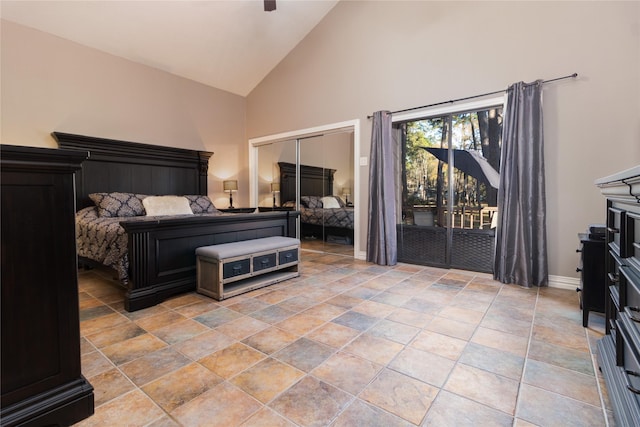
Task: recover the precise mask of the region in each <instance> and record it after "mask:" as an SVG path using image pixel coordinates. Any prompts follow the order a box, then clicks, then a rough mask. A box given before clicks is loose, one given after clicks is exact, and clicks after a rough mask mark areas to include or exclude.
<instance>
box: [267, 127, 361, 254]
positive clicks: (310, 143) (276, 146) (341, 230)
mask: <svg viewBox="0 0 640 427" xmlns="http://www.w3.org/2000/svg"><path fill="white" fill-rule="evenodd" d="M353 144H354V141H353V131H344V130H341V131H334V132H329V133H327V134H324V135H314V136H307V137H300V138H296V139H292V140H286V141H278V142H271V143H266V144H263V145H260V146H258V147H257V150H258V154H257V169H258V170H257V172H258V173H257V175H258V183H257V188H258V206H259V208H260V210H261V211H268V210H281V209H295V208H299V209H300V212H301V214H300V218H299V220H298V231H299V233H298V236H299V237H300V239H301V242H302V249H306V250H313V251H318V252H328V253H335V254H340V255H348V256H353V255H354V253H353V250H354V249H353V236H354V227H355V221H354V220H355V218H354V207H353V200H354V191H353V189H354V185H353V182H354V170H353V164H354V163H353V160H354V154H353V150H354V148H353V147H354V145H353ZM325 197H328V198H329V199H323V198H325Z"/></svg>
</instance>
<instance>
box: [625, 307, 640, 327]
mask: <svg viewBox="0 0 640 427" xmlns="http://www.w3.org/2000/svg"><path fill="white" fill-rule="evenodd" d="M625 311H626V312H627V316H629V318H630V319H631V320H633V321H634V322H636V323H640V317H637V316H634V315H633V314H631V313H630V312H631V311H635V312H636V313H637V312H640V307H629V306H627V307H625Z"/></svg>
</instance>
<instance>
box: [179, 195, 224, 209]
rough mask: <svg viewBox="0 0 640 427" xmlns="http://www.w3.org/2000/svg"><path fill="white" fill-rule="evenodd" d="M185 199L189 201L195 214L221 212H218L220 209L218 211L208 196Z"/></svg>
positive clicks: (193, 196) (192, 196) (194, 196)
mask: <svg viewBox="0 0 640 427" xmlns="http://www.w3.org/2000/svg"><path fill="white" fill-rule="evenodd" d="M184 197H186V198H187V199H189V206H191V210H192V211H193V213H194V214H199V213H217V212H220V211H218V209H216V207H215V206H214V205H213V202H212V201H211V199H209V197H207V196H200V195H197V194H196V195H190V196H184Z"/></svg>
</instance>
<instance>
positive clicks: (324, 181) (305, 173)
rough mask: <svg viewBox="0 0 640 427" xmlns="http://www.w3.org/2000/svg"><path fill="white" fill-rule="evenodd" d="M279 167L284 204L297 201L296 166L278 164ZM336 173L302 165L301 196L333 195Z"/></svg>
mask: <svg viewBox="0 0 640 427" xmlns="http://www.w3.org/2000/svg"><path fill="white" fill-rule="evenodd" d="M278 166H279V167H280V200H281V201H282V203H284V202H287V201H290V200H296V165H295V164H293V163H285V162H278ZM335 173H336V170H335V169H327V168H323V167H319V166H308V165H300V195H301V196H331V195H333V175H334V174H335Z"/></svg>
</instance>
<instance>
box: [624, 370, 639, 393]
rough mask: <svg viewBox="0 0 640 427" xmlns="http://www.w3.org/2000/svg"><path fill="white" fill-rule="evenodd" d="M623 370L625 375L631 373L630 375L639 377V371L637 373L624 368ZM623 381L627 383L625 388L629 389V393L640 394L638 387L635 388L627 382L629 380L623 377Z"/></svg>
mask: <svg viewBox="0 0 640 427" xmlns="http://www.w3.org/2000/svg"><path fill="white" fill-rule="evenodd" d="M624 372H625V373H626V374H627V375H631V376H634V377H640V374H639V373H637V372H635V371H629V370H625V371H624ZM625 382H626V383H627V389H629V391H630V392H631V393H634V394H640V389H637V388H635V387H634V386H632V385H631V384H629V380H627V379H626V378H625Z"/></svg>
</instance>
